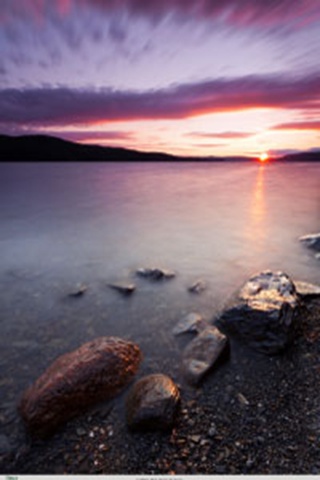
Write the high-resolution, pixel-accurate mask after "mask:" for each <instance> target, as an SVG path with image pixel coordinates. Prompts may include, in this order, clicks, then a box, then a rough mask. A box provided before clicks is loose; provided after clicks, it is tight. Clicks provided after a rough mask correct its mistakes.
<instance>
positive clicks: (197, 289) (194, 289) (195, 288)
mask: <svg viewBox="0 0 320 480" xmlns="http://www.w3.org/2000/svg"><path fill="white" fill-rule="evenodd" d="M206 288H207V285H206V283H205V282H204V281H203V280H197V281H196V282H194V283H193V284H192V285H190V287H188V290H189V292H191V293H201V292H203V291H204V290H205V289H206Z"/></svg>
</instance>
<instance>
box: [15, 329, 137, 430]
mask: <svg viewBox="0 0 320 480" xmlns="http://www.w3.org/2000/svg"><path fill="white" fill-rule="evenodd" d="M140 361H141V352H140V349H139V347H138V346H137V345H135V344H134V343H132V342H129V341H126V340H122V339H120V338H116V337H100V338H96V339H95V340H92V341H91V342H88V343H85V344H84V345H82V346H81V347H80V348H78V349H77V350H74V351H72V352H69V353H66V354H64V355H62V356H60V357H58V358H57V359H56V360H55V361H54V362H53V363H52V365H51V366H50V367H49V368H48V369H47V370H46V371H45V372H44V373H43V374H42V375H41V376H40V377H39V378H38V380H36V381H35V383H34V384H33V385H31V386H30V387H29V388H28V389H27V390H26V391H25V392H24V394H23V396H22V399H21V403H20V405H19V411H20V413H21V416H22V418H23V420H24V422H25V424H26V426H27V427H28V429H29V430H30V432H31V433H32V434H35V435H39V436H47V435H48V434H50V433H52V432H53V431H54V430H55V429H56V428H57V427H58V426H59V425H61V424H62V423H64V422H65V421H67V420H68V419H69V418H71V417H74V416H75V415H77V414H79V413H82V412H83V411H84V410H85V409H86V408H87V407H89V406H90V405H92V404H94V403H96V402H99V401H102V400H108V399H110V398H112V397H113V396H115V395H116V394H117V393H119V392H120V390H121V389H122V388H123V387H125V386H126V385H127V384H128V382H129V381H130V380H131V379H132V377H133V376H134V374H135V373H136V371H137V369H138V367H139V363H140Z"/></svg>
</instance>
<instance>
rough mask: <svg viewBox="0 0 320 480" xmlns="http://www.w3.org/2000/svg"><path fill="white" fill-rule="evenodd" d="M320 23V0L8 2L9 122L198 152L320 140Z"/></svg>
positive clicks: (4, 119) (3, 95)
mask: <svg viewBox="0 0 320 480" xmlns="http://www.w3.org/2000/svg"><path fill="white" fill-rule="evenodd" d="M319 28H320V2H318V1H317V0H297V1H296V2H292V1H291V0H279V1H278V2H265V1H262V0H258V1H257V0H246V1H245V2H243V1H242V0H221V1H218V2H212V0H203V1H201V2H189V1H186V0H170V1H169V0H163V1H161V2H150V1H147V0H139V1H138V0H123V1H121V2H120V1H117V0H115V1H112V2H109V1H105V2H102V1H100V0H92V1H91V0H90V1H89V0H68V1H66V0H41V1H39V0H24V2H21V1H19V0H10V1H5V2H1V5H0V38H1V59H0V79H1V82H0V133H4V134H11V135H21V134H38V133H43V134H49V135H55V136H58V137H62V138H65V139H69V140H73V141H78V142H81V143H96V144H101V145H111V146H122V147H127V148H134V149H138V150H149V151H163V152H167V153H174V154H182V155H197V156H206V155H213V156H219V155H249V156H252V157H254V158H257V157H258V156H259V152H260V151H261V149H262V150H264V149H268V151H269V153H270V154H271V155H272V156H273V155H275V156H278V155H283V154H285V153H288V152H289V151H290V152H292V151H299V150H310V149H316V148H318V147H319V144H320V140H319V131H320V124H319V115H320V102H319V98H320V70H319V61H318V52H319V49H320V36H319ZM31 52H32V53H31ZM260 160H261V161H265V160H262V159H261V158H260Z"/></svg>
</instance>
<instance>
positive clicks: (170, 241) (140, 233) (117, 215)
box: [0, 163, 320, 401]
mask: <svg viewBox="0 0 320 480" xmlns="http://www.w3.org/2000/svg"><path fill="white" fill-rule="evenodd" d="M319 229H320V165H319V164H318V165H316V164H294V165H280V164H279V165H276V164H271V165H269V164H268V165H257V164H254V163H252V164H251V163H250V164H247V163H243V164H242V163H228V164H220V163H212V164H208V163H199V164H192V163H187V164H171V165H170V164H161V163H157V164H156V163H154V164H153V163H149V164H143V163H141V164H140V163H134V164H112V163H111V164H103V163H99V164H95V163H92V164H90V163H82V164H63V163H61V164H57V163H56V164H50V163H44V164H12V165H9V164H1V165H0V322H1V330H2V336H1V340H0V347H1V351H2V356H1V358H0V362H1V363H0V371H1V376H4V380H2V382H1V383H0V389H2V394H3V397H2V398H6V399H7V401H11V400H12V399H14V398H15V397H16V396H17V395H18V394H20V392H21V390H22V389H23V388H24V387H25V386H26V385H27V384H28V383H29V382H30V381H31V380H33V379H34V378H35V376H37V375H38V374H39V373H41V372H42V370H43V368H45V367H46V366H47V365H48V363H49V362H50V361H51V360H52V359H54V358H55V357H56V356H57V355H58V354H60V353H63V352H65V351H67V350H70V349H72V348H75V347H77V346H78V345H80V344H81V343H83V342H85V341H87V340H90V339H92V338H94V337H96V336H100V335H119V336H123V337H125V338H130V339H133V340H134V341H136V342H138V343H139V344H140V346H141V348H142V349H143V351H144V354H145V361H144V366H143V368H144V370H145V371H146V372H149V371H155V370H156V369H157V368H159V369H162V370H164V369H166V368H167V370H169V371H170V372H171V373H172V375H173V376H174V375H178V374H177V373H176V371H173V370H174V367H173V364H174V363H175V362H172V358H176V359H178V357H179V355H180V353H181V352H180V351H179V345H178V344H177V339H176V338H174V337H173V336H172V334H171V330H172V328H173V326H174V325H175V324H176V323H177V321H178V320H179V319H180V318H181V316H182V315H184V314H186V313H188V312H190V311H198V312H200V313H202V314H203V315H204V316H205V317H206V318H208V319H210V318H212V317H213V316H214V314H215V313H216V312H217V311H218V310H219V309H220V308H221V307H222V306H223V304H224V302H225V301H226V299H227V298H228V296H229V295H230V294H231V293H232V292H233V291H234V290H235V289H236V288H237V287H238V286H240V285H241V283H242V282H243V281H244V280H245V279H246V278H248V276H250V275H251V274H253V273H256V272H258V271H260V270H263V269H267V268H270V269H275V270H283V271H285V272H287V273H288V274H289V275H291V276H292V277H293V278H294V279H301V280H306V281H313V282H320V263H319V262H317V261H316V260H315V259H314V257H313V255H312V253H311V252H310V251H308V250H307V249H306V248H304V247H303V246H302V245H300V243H299V242H298V240H297V239H298V237H299V236H300V235H303V234H306V233H311V232H317V231H319ZM149 265H156V266H162V267H167V268H170V269H174V270H175V271H176V272H177V277H176V278H175V279H173V280H170V281H168V282H164V283H161V284H155V283H149V282H148V281H146V280H144V279H136V278H135V277H134V274H133V272H134V270H135V269H136V268H138V267H140V266H149ZM198 278H202V279H203V280H205V281H206V282H207V285H208V288H207V290H206V291H205V292H204V293H203V294H201V295H192V294H190V293H189V292H188V291H187V287H188V286H189V285H190V284H191V283H192V282H193V281H195V280H197V279H198ZM127 279H129V280H130V281H134V282H135V283H136V285H137V291H136V292H135V293H134V294H133V296H132V297H130V298H123V297H121V295H120V294H119V293H118V292H116V291H113V290H111V289H109V288H108V286H107V284H108V282H110V281H116V280H127ZM77 283H85V284H86V285H88V287H89V288H88V291H87V293H86V294H85V295H84V296H83V297H82V298H79V299H71V298H68V297H67V295H68V293H69V292H70V291H73V290H74V288H75V286H76V284H77Z"/></svg>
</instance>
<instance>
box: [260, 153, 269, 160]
mask: <svg viewBox="0 0 320 480" xmlns="http://www.w3.org/2000/svg"><path fill="white" fill-rule="evenodd" d="M267 160H269V155H268V154H267V153H266V152H263V153H261V155H260V157H259V161H260V162H266V161H267Z"/></svg>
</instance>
